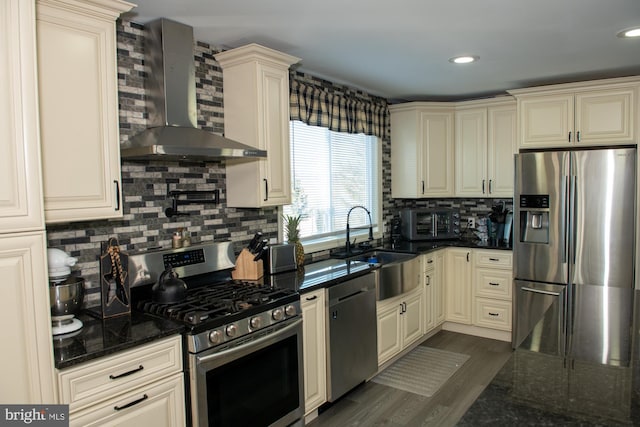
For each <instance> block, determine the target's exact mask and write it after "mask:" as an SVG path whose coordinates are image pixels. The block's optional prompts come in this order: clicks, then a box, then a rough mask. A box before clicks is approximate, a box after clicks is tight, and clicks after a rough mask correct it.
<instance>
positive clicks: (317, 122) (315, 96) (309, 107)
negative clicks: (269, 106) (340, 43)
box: [289, 78, 389, 138]
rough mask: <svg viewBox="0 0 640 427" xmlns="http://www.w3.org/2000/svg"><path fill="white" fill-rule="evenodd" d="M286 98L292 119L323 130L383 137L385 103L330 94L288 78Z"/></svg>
mask: <svg viewBox="0 0 640 427" xmlns="http://www.w3.org/2000/svg"><path fill="white" fill-rule="evenodd" d="M289 99H290V104H291V105H290V111H291V113H290V115H291V120H300V121H301V122H303V123H306V124H308V125H311V126H321V127H326V128H329V129H330V130H332V131H335V132H347V133H364V134H365V135H375V136H377V137H379V138H385V137H386V127H387V121H388V117H389V109H388V106H387V104H386V102H385V103H375V102H370V101H366V100H363V99H360V98H357V97H349V96H344V95H337V94H333V93H331V92H329V91H328V90H326V89H323V88H320V87H318V86H315V85H312V84H308V83H306V82H302V81H299V80H296V79H295V78H291V79H290V89H289Z"/></svg>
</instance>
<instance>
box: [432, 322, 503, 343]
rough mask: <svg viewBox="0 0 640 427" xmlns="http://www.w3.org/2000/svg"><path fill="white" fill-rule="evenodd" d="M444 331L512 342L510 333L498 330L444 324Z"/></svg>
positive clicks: (459, 324) (453, 323) (451, 323)
mask: <svg viewBox="0 0 640 427" xmlns="http://www.w3.org/2000/svg"><path fill="white" fill-rule="evenodd" d="M442 329H443V330H445V331H451V332H458V333H461V334H467V335H475V336H477V337H482V338H489V339H494V340H498V341H506V342H511V332H510V331H499V330H497V329H489V328H482V327H480V326H473V325H463V324H461V323H455V322H444V324H443V325H442Z"/></svg>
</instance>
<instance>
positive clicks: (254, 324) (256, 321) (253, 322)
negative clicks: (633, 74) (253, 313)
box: [249, 317, 262, 329]
mask: <svg viewBox="0 0 640 427" xmlns="http://www.w3.org/2000/svg"><path fill="white" fill-rule="evenodd" d="M249 325H251V328H252V329H258V328H259V327H260V326H262V319H261V318H259V317H252V318H251V320H250V321H249Z"/></svg>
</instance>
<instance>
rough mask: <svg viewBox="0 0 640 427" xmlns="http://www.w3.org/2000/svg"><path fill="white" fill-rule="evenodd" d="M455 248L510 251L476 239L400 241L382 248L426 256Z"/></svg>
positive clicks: (507, 248) (508, 247)
mask: <svg viewBox="0 0 640 427" xmlns="http://www.w3.org/2000/svg"><path fill="white" fill-rule="evenodd" d="M449 247H457V248H470V249H496V250H501V251H511V250H512V248H511V247H510V246H505V245H498V244H492V243H490V242H488V241H485V242H482V241H480V240H477V239H458V240H431V241H422V242H408V241H404V240H401V241H399V242H395V243H393V242H389V243H387V244H385V245H384V246H383V247H382V248H383V249H385V250H392V251H398V252H411V253H418V254H426V253H429V252H432V251H434V250H437V249H442V248H449Z"/></svg>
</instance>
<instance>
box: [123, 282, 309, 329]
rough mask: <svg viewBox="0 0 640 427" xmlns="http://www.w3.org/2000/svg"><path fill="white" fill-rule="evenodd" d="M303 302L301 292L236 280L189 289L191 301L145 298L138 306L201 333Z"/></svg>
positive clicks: (140, 309) (188, 295)
mask: <svg viewBox="0 0 640 427" xmlns="http://www.w3.org/2000/svg"><path fill="white" fill-rule="evenodd" d="M299 299H300V296H299V295H298V293H297V292H295V291H294V290H291V289H279V288H274V287H272V286H269V285H265V284H260V283H253V282H245V281H237V280H232V281H228V282H223V283H216V284H210V285H205V286H201V287H198V288H194V289H189V290H188V291H187V298H186V299H185V300H184V301H183V302H180V303H175V304H162V303H156V302H153V300H152V298H146V299H142V300H140V301H138V302H137V303H136V309H137V310H138V311H142V312H144V313H147V314H152V315H156V316H160V317H164V318H167V319H171V320H174V321H177V322H180V323H182V324H183V325H184V326H185V327H187V329H188V330H189V331H190V332H191V333H197V332H200V331H203V330H206V329H212V328H216V327H218V326H221V325H224V324H228V323H231V322H234V321H237V320H239V319H243V318H246V317H250V316H253V315H255V314H258V313H262V312H266V311H269V310H270V309H272V308H275V307H278V306H281V305H285V304H287V303H291V302H295V301H299Z"/></svg>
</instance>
